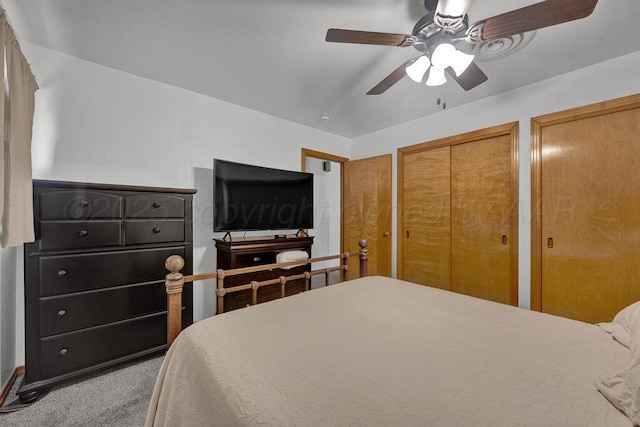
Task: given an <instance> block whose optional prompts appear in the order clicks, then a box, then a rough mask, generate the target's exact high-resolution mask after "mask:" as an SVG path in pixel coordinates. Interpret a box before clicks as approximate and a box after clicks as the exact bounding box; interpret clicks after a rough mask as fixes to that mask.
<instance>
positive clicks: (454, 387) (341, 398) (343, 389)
mask: <svg viewBox="0 0 640 427" xmlns="http://www.w3.org/2000/svg"><path fill="white" fill-rule="evenodd" d="M639 316H640V308H638V307H637V306H633V307H629V308H627V309H625V310H623V311H622V312H621V313H620V314H619V315H618V316H616V319H615V320H614V322H612V323H611V324H606V325H600V326H595V325H590V324H586V323H582V322H578V321H573V320H568V319H564V318H559V317H555V316H551V315H547V314H543V313H539V312H533V311H529V310H525V309H520V308H516V307H511V306H507V305H502V304H498V303H493V302H489V301H485V300H481V299H477V298H472V297H468V296H464V295H460V294H455V293H451V292H447V291H442V290H439V289H435V288H429V287H424V286H421V285H416V284H412V283H408V282H404V281H401V280H396V279H390V278H385V277H377V276H374V277H364V278H360V279H355V280H351V281H347V282H343V283H339V284H336V285H331V286H328V287H323V288H320V289H316V290H313V291H311V292H303V293H301V294H298V295H294V296H290V297H286V298H283V299H279V300H275V301H271V302H268V303H264V304H259V305H255V306H252V307H249V308H243V309H241V310H235V311H231V312H228V313H225V314H223V315H218V316H214V317H211V318H208V319H205V320H202V321H199V322H197V323H195V324H193V325H192V326H190V327H188V328H186V329H185V330H184V331H182V332H181V333H180V334H179V335H178V337H177V339H176V340H175V342H173V344H172V345H171V347H170V349H169V351H168V353H167V355H166V358H165V360H164V363H163V365H162V368H161V370H160V372H159V374H158V378H157V382H156V385H155V388H154V391H153V396H152V399H151V402H150V405H149V411H148V414H147V419H146V425H147V426H209V425H215V426H227V425H237V426H272V425H295V426H317V425H366V426H370V425H380V426H391V425H406V426H409V425H434V426H456V425H474V426H573V425H575V426H631V425H632V422H631V421H630V419H632V420H634V422H635V423H636V424H637V422H638V419H639V418H638V415H637V411H638V409H637V406H638V405H637V402H640V398H638V397H637V396H636V395H638V394H639V393H638V392H637V391H636V387H635V384H637V383H638V382H637V381H636V376H637V375H638V372H636V370H637V366H638V365H640V363H638V362H637V360H638V357H637V355H636V345H635V344H634V336H635V335H636V332H635V329H634V327H633V325H634V322H635V323H639V322H640V317H639ZM636 320H638V321H636ZM637 340H640V335H639V336H638V338H637ZM637 340H636V341H637ZM612 402H613V403H615V405H617V406H618V407H616V406H615V405H614V404H612ZM618 408H619V409H618ZM622 411H625V413H627V414H629V417H627V416H625V414H624V413H623V412H622Z"/></svg>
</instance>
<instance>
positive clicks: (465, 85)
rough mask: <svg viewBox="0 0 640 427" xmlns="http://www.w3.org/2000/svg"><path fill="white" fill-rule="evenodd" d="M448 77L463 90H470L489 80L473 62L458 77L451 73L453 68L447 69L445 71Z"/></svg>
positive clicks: (453, 72)
mask: <svg viewBox="0 0 640 427" xmlns="http://www.w3.org/2000/svg"><path fill="white" fill-rule="evenodd" d="M446 71H447V73H448V74H449V76H450V77H451V78H452V79H453V80H455V81H456V82H458V84H459V85H460V86H461V87H462V89H464V90H471V89H473V88H474V87H476V86H478V85H480V84H482V83H484V82H486V81H487V80H489V77H487V75H486V74H485V73H484V72H483V71H482V70H481V69H480V68H479V67H478V66H477V65H476V63H475V62H472V63H471V64H469V67H467V69H466V70H465V71H464V73H462V74H461V75H459V76H456V72H455V71H453V68H451V67H448V68H447V69H446Z"/></svg>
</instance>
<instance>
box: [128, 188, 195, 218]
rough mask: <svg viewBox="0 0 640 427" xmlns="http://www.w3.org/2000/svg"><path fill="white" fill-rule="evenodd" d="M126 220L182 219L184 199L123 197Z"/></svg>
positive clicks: (160, 196)
mask: <svg viewBox="0 0 640 427" xmlns="http://www.w3.org/2000/svg"><path fill="white" fill-rule="evenodd" d="M124 200H125V211H124V212H125V216H126V217H127V218H184V206H185V199H184V197H179V196H170V195H166V194H139V195H134V196H126V197H125V199H124Z"/></svg>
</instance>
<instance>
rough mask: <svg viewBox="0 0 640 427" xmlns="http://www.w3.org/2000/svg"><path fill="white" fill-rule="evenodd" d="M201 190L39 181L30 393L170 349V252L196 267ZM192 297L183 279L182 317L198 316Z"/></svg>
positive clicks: (30, 301)
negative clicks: (196, 198)
mask: <svg viewBox="0 0 640 427" xmlns="http://www.w3.org/2000/svg"><path fill="white" fill-rule="evenodd" d="M194 193H195V190H189V189H171V188H151V187H133V186H119V185H103V184H86V183H75V182H56V181H34V191H33V197H34V218H35V231H36V241H35V242H34V243H29V244H26V245H25V335H26V337H25V339H26V343H25V344H26V349H25V350H26V351H25V359H26V360H25V362H26V363H25V368H26V372H25V376H24V379H23V382H22V384H21V387H20V389H19V390H18V395H19V396H20V399H21V400H22V401H23V402H29V401H31V400H33V399H35V398H37V396H38V395H39V394H40V393H41V392H42V390H43V389H44V388H46V387H48V386H50V385H52V384H55V383H58V382H60V381H63V380H66V379H69V378H71V377H74V376H77V375H80V374H84V373H88V372H92V371H95V370H97V369H101V368H105V367H109V366H113V365H116V364H118V363H122V362H126V361H130V360H133V359H135V358H139V357H142V356H146V355H150V354H153V353H158V352H162V351H164V350H165V349H166V343H167V341H166V339H167V325H166V323H167V319H166V307H167V303H166V294H165V286H164V278H165V275H166V274H167V271H166V270H165V269H164V261H165V259H166V258H167V257H168V256H170V255H173V254H177V255H180V256H182V257H183V258H184V259H185V267H184V271H185V274H191V273H192V264H193V259H192V258H193V255H192V254H193V231H192V229H193V228H192V217H193V215H192V199H193V194H194ZM192 298H193V297H192V289H191V287H190V286H189V287H185V289H184V294H183V304H184V307H183V319H182V324H183V327H186V326H188V325H190V324H191V323H192V321H193V316H192Z"/></svg>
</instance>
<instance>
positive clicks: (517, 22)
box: [468, 0, 598, 41]
mask: <svg viewBox="0 0 640 427" xmlns="http://www.w3.org/2000/svg"><path fill="white" fill-rule="evenodd" d="M597 3H598V0H546V1H543V2H540V3H536V4H532V5H531V6H526V7H523V8H521V9H516V10H513V11H511V12H507V13H503V14H502V15H497V16H494V17H492V18H488V19H486V20H484V21H480V22H478V23H477V24H473V25H472V26H471V28H470V29H469V32H468V34H471V33H472V31H473V30H474V27H476V26H477V25H482V29H481V31H480V34H479V35H480V37H481V40H480V41H490V40H495V39H499V38H503V37H509V36H512V35H514V34H520V33H525V32H527V31H533V30H537V29H540V28H545V27H550V26H552V25H557V24H562V23H564V22H569V21H575V20H577V19H582V18H586V17H587V16H589V15H591V13H592V12H593V9H595V7H596V4H597Z"/></svg>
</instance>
